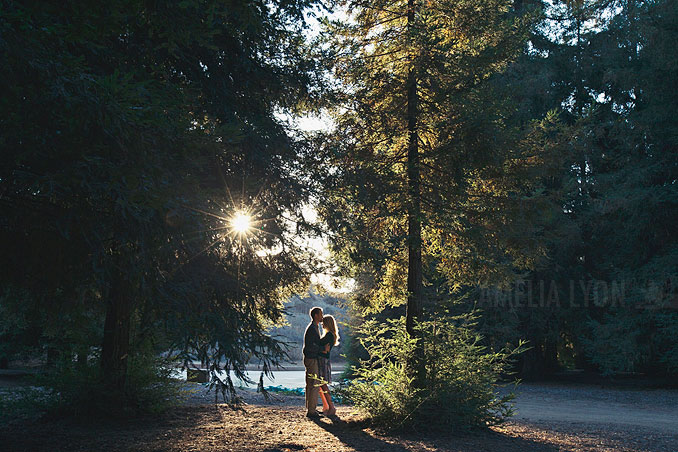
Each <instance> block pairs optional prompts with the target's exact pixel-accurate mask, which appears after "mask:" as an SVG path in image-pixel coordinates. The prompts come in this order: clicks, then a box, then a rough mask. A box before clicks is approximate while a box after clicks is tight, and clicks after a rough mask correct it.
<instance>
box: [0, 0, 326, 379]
mask: <svg viewBox="0 0 678 452" xmlns="http://www.w3.org/2000/svg"><path fill="white" fill-rule="evenodd" d="M310 6H312V2H307V1H304V0H302V1H298V2H297V1H293V2H282V3H279V2H269V3H266V4H263V3H242V2H227V3H223V2H207V3H205V2H180V3H170V4H164V5H159V4H156V3H153V2H151V3H149V2H140V1H131V2H129V1H126V2H95V3H89V4H87V5H82V4H81V3H78V2H68V1H67V2H60V3H58V4H56V3H51V2H41V3H34V2H21V1H3V2H2V3H1V6H0V8H1V14H0V36H1V39H0V61H2V67H3V80H4V83H3V84H2V87H1V88H0V90H1V91H0V98H1V99H2V100H0V110H1V112H2V113H1V116H2V118H3V119H2V121H1V122H0V148H1V149H2V152H1V153H0V155H1V157H0V158H1V162H0V191H1V192H2V195H1V199H0V209H2V215H0V217H1V218H2V220H0V221H1V223H0V227H1V230H2V235H1V241H2V242H1V243H2V245H1V246H2V253H0V254H2V260H3V263H2V266H3V269H7V271H3V275H2V288H3V294H2V296H3V298H2V302H1V303H2V308H3V310H14V311H16V312H17V315H16V316H14V319H20V318H21V316H22V315H23V314H21V312H19V311H21V309H23V308H22V307H21V306H22V304H23V303H24V302H28V303H29V304H30V306H31V308H30V309H28V310H29V311H33V310H34V311H36V312H41V313H45V314H44V318H45V323H42V324H39V325H36V328H37V330H38V331H37V332H35V333H32V335H33V336H34V337H37V338H38V344H36V345H44V344H45V340H44V339H49V338H53V339H54V340H52V341H51V342H53V343H54V344H53V345H54V346H55V347H56V348H57V349H60V350H61V351H62V352H63V353H65V354H66V355H69V354H70V353H72V352H73V348H72V347H73V342H74V341H75V339H74V335H76V334H75V333H76V332H77V331H78V330H79V329H80V328H81V326H82V325H83V324H85V325H87V331H88V334H87V335H85V336H84V337H81V338H80V343H77V344H76V345H77V347H76V348H77V349H78V350H80V352H81V353H82V354H84V356H85V357H86V356H87V354H89V352H91V351H92V350H100V353H101V364H102V368H103V375H104V377H105V378H106V380H107V381H108V382H109V383H110V384H111V385H112V386H113V387H115V388H117V389H123V388H124V387H125V386H126V385H127V383H128V381H127V374H128V368H127V362H128V360H129V357H130V356H133V355H134V354H135V353H137V352H138V351H139V348H141V347H142V346H143V344H145V343H148V342H149V341H151V342H152V341H156V342H157V340H159V339H162V341H163V342H162V343H160V344H156V345H157V346H162V347H167V346H173V347H175V348H178V349H179V350H181V351H183V356H184V357H185V358H186V360H188V359H193V358H194V357H195V355H196V354H198V355H201V356H200V357H201V358H203V360H206V359H207V358H211V359H210V360H209V361H210V364H211V365H212V369H213V370H217V369H218V368H221V367H225V368H226V369H228V368H230V367H234V368H235V369H236V370H237V371H238V372H242V370H243V369H244V364H245V362H247V360H249V359H251V357H253V356H254V357H260V358H262V359H264V360H265V362H266V363H270V362H277V360H279V359H280V358H281V357H283V356H284V349H283V348H282V346H281V344H279V343H278V342H276V341H275V340H273V339H271V338H270V337H268V336H267V335H266V334H265V330H266V326H267V325H268V324H269V323H271V322H275V321H278V320H280V318H281V315H282V301H283V300H284V299H285V297H286V295H287V294H289V293H290V292H292V291H294V290H295V289H299V288H300V287H305V282H304V281H305V278H306V274H305V270H304V269H303V268H302V262H301V260H302V259H303V258H304V256H302V254H301V250H300V248H299V247H298V246H296V245H295V244H294V243H290V242H289V239H288V238H287V237H286V235H285V225H284V223H283V219H282V217H281V215H283V214H285V215H287V216H291V217H292V219H293V220H299V221H300V222H303V218H302V217H301V213H300V209H301V204H302V203H303V202H304V199H305V197H306V195H307V194H306V192H305V189H304V187H303V185H302V184H301V182H300V181H299V180H298V179H297V178H296V175H295V174H293V172H292V170H291V168H293V167H294V165H295V162H296V161H297V160H299V159H300V158H301V157H302V155H301V154H302V151H303V149H302V148H301V146H300V144H299V142H297V141H295V140H294V139H293V138H292V137H291V134H290V133H289V131H288V130H287V129H286V127H285V126H284V125H283V124H282V123H281V122H280V121H279V120H277V119H276V113H277V112H279V111H288V110H294V109H299V108H301V107H302V106H303V105H304V104H307V105H309V104H311V103H312V102H311V100H312V96H313V94H312V92H311V90H312V84H313V82H314V77H315V75H314V63H313V62H312V61H311V60H310V59H309V58H308V57H307V55H306V53H307V51H306V48H305V44H304V39H303V37H302V33H303V27H304V11H305V10H306V8H308V7H310ZM229 189H230V190H231V192H230V193H229ZM239 209H245V210H248V211H249V213H250V214H251V215H252V217H253V221H254V223H253V227H252V230H251V231H250V234H248V235H245V236H237V235H234V234H233V233H230V225H229V220H230V218H231V217H232V216H233V215H234V214H235V213H236V211H237V210H239ZM279 248H280V249H281V251H280V252H276V250H277V249H279ZM265 249H268V250H273V251H274V252H272V253H269V254H265V255H260V254H261V253H259V254H257V252H258V251H262V250H265ZM17 306H19V307H17ZM30 316H31V317H33V314H30ZM51 316H53V317H54V318H53V319H50V317H51ZM34 318H35V317H34ZM18 324H19V323H17V325H18ZM40 330H42V332H40ZM156 331H159V332H160V334H155V332H156ZM41 337H42V339H41ZM57 339H58V340H57ZM92 347H94V348H92ZM208 352H209V354H210V355H207V353H208ZM271 360H272V361H271Z"/></svg>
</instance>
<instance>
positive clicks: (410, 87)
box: [405, 0, 424, 385]
mask: <svg viewBox="0 0 678 452" xmlns="http://www.w3.org/2000/svg"><path fill="white" fill-rule="evenodd" d="M407 7H408V10H407V27H408V30H409V31H410V35H412V30H413V27H414V20H415V3H414V0H408V2H407ZM410 52H413V50H410ZM416 59H417V57H416V55H414V54H411V55H410V67H409V72H408V76H407V131H408V152H407V185H408V190H409V197H408V198H409V199H408V201H409V203H408V212H407V228H408V267H407V293H408V295H407V311H406V314H405V328H406V329H407V333H408V334H409V335H410V337H416V336H417V333H416V331H415V329H414V325H415V321H416V320H417V319H418V318H419V317H420V316H421V305H422V262H421V188H420V177H421V175H420V167H419V137H418V133H417V119H418V113H419V112H418V93H417V67H416ZM414 355H415V356H413V357H412V358H413V360H412V362H411V366H410V367H412V369H411V370H412V371H413V376H414V377H415V385H417V383H418V385H421V383H422V382H423V378H424V363H423V361H422V360H421V353H418V352H415V353H414Z"/></svg>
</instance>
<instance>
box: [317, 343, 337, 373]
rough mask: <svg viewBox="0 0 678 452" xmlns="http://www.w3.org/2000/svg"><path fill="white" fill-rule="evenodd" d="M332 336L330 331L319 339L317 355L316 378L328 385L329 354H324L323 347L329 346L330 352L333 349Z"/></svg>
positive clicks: (330, 365) (329, 371)
mask: <svg viewBox="0 0 678 452" xmlns="http://www.w3.org/2000/svg"><path fill="white" fill-rule="evenodd" d="M334 341H335V339H334V334H332V332H331V331H328V332H327V333H325V335H324V336H323V337H322V338H320V350H321V351H320V353H318V376H319V377H320V378H322V379H323V380H324V381H326V382H327V383H328V384H329V383H332V364H330V352H327V353H325V352H324V350H325V345H326V344H329V345H330V350H332V347H334Z"/></svg>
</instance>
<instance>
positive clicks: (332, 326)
mask: <svg viewBox="0 0 678 452" xmlns="http://www.w3.org/2000/svg"><path fill="white" fill-rule="evenodd" d="M323 329H324V330H325V331H331V332H332V334H334V345H339V329H338V328H337V322H336V321H335V320H334V317H333V316H331V315H329V314H328V315H326V316H325V317H323ZM325 334H327V333H325Z"/></svg>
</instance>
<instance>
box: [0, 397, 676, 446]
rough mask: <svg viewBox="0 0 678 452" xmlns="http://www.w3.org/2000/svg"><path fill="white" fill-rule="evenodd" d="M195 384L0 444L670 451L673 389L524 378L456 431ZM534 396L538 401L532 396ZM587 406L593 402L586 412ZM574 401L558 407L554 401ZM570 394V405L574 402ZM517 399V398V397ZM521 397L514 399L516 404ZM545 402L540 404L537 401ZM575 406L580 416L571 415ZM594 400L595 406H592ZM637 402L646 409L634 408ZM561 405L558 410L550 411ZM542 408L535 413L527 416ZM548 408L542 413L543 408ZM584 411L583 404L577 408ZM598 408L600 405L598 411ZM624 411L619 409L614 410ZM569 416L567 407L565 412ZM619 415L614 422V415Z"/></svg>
mask: <svg viewBox="0 0 678 452" xmlns="http://www.w3.org/2000/svg"><path fill="white" fill-rule="evenodd" d="M196 388H199V390H197V391H196V393H195V394H194V395H193V396H192V397H191V398H190V399H189V400H188V401H187V402H186V404H185V405H184V406H182V407H180V408H177V409H174V410H172V411H171V412H170V413H167V414H165V415H163V416H159V417H154V418H151V417H147V418H142V419H135V420H130V421H125V422H115V423H111V422H110V421H108V422H103V421H91V422H85V421H82V420H80V421H75V420H58V421H55V420H50V421H45V420H33V421H21V422H14V423H10V424H9V425H6V426H2V427H0V450H2V451H3V452H14V451H36V452H37V451H116V452H117V451H140V452H160V451H177V452H178V451H210V452H211V451H214V452H216V451H219V452H222V451H224V452H225V451H253V452H254V451H256V452H276V451H278V452H281V451H285V452H288V451H309V452H310V451H323V452H325V451H336V452H349V451H351V452H352V451H375V452H382V451H384V452H385V451H393V452H405V451H410V452H414V451H416V452H424V451H437V450H440V451H455V452H467V451H468V452H471V451H474V452H476V451H493V452H494V451H498V452H501V451H506V452H546V451H624V452H626V451H663V452H669V451H670V452H675V451H678V430H672V429H671V428H670V427H671V426H672V424H671V422H673V421H672V420H671V419H673V418H672V416H674V415H675V414H676V410H677V409H678V408H677V407H678V405H676V404H675V402H676V400H678V393H677V392H676V391H667V390H660V391H658V392H652V391H648V392H643V391H640V392H638V391H635V392H631V393H625V392H624V391H619V390H604V389H597V388H568V387H559V386H549V385H523V387H522V389H521V392H520V396H519V398H518V402H517V408H518V414H517V415H516V416H515V417H514V418H513V419H512V420H511V421H509V422H507V423H506V424H503V425H501V426H498V427H492V428H491V429H488V430H486V431H479V432H474V433H471V434H464V435H453V434H444V435H414V434H410V435H405V436H383V435H380V434H378V433H377V432H375V431H373V430H371V429H370V428H368V427H366V425H365V423H364V422H362V420H363V418H362V416H361V415H360V414H359V413H355V412H353V409H352V408H351V407H347V406H340V407H339V408H338V410H337V414H338V419H329V418H324V417H323V418H321V419H319V420H317V421H312V420H309V419H307V418H306V417H305V416H304V408H303V397H298V396H290V395H285V396H281V395H275V394H274V395H273V398H272V399H271V400H269V401H266V400H264V399H263V397H262V396H261V395H259V394H256V393H253V392H250V391H243V392H242V393H241V395H242V396H243V398H244V399H245V402H246V403H245V404H244V405H243V407H242V409H239V410H233V409H231V408H230V407H228V405H225V404H215V403H214V398H213V395H211V394H205V393H204V390H203V389H202V388H201V387H199V386H196ZM539 400H541V401H542V402H541V403H542V405H541V406H539ZM587 401H588V408H595V410H594V411H590V412H587V411H586V410H587V409H588V408H587V405H586V403H585V402H587ZM562 403H570V404H572V403H574V404H575V405H574V406H570V407H569V408H568V409H566V410H560V408H559V404H562ZM577 403H579V405H576V404H577ZM521 404H522V405H521ZM521 406H522V408H521ZM620 407H625V408H626V409H629V410H630V409H631V408H632V407H635V409H636V410H640V411H641V415H640V417H641V418H642V419H645V420H648V418H647V417H646V416H647V413H646V412H645V411H646V410H647V409H648V408H650V409H651V410H650V411H651V412H652V413H654V414H652V416H658V418H656V419H655V420H654V421H657V419H660V420H661V419H665V420H666V419H668V421H667V422H665V423H661V422H658V423H655V424H654V425H653V422H654V421H652V420H651V419H650V421H648V422H645V421H643V422H640V423H634V422H633V421H632V420H630V419H629V418H628V417H624V416H621V417H619V416H615V412H616V411H615V410H618V409H619V408H620ZM545 408H548V409H547V410H545ZM573 409H576V410H581V409H583V410H584V411H581V414H582V416H580V417H576V412H573V411H571V410H573ZM596 410H597V411H596ZM643 410H645V411H643ZM558 412H562V413H564V414H566V416H565V417H564V418H563V419H560V418H558V416H557V415H555V414H554V413H558ZM540 413H541V416H536V417H535V415H539V414H540ZM549 413H550V414H549ZM585 413H591V414H590V415H586V414H585ZM601 413H608V415H607V416H603V417H601V418H600V419H598V418H597V416H599V415H600V414H601ZM622 414H623V415H625V414H628V413H627V412H624V413H622ZM571 416H574V417H571ZM619 421H623V422H621V423H620V422H619Z"/></svg>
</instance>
